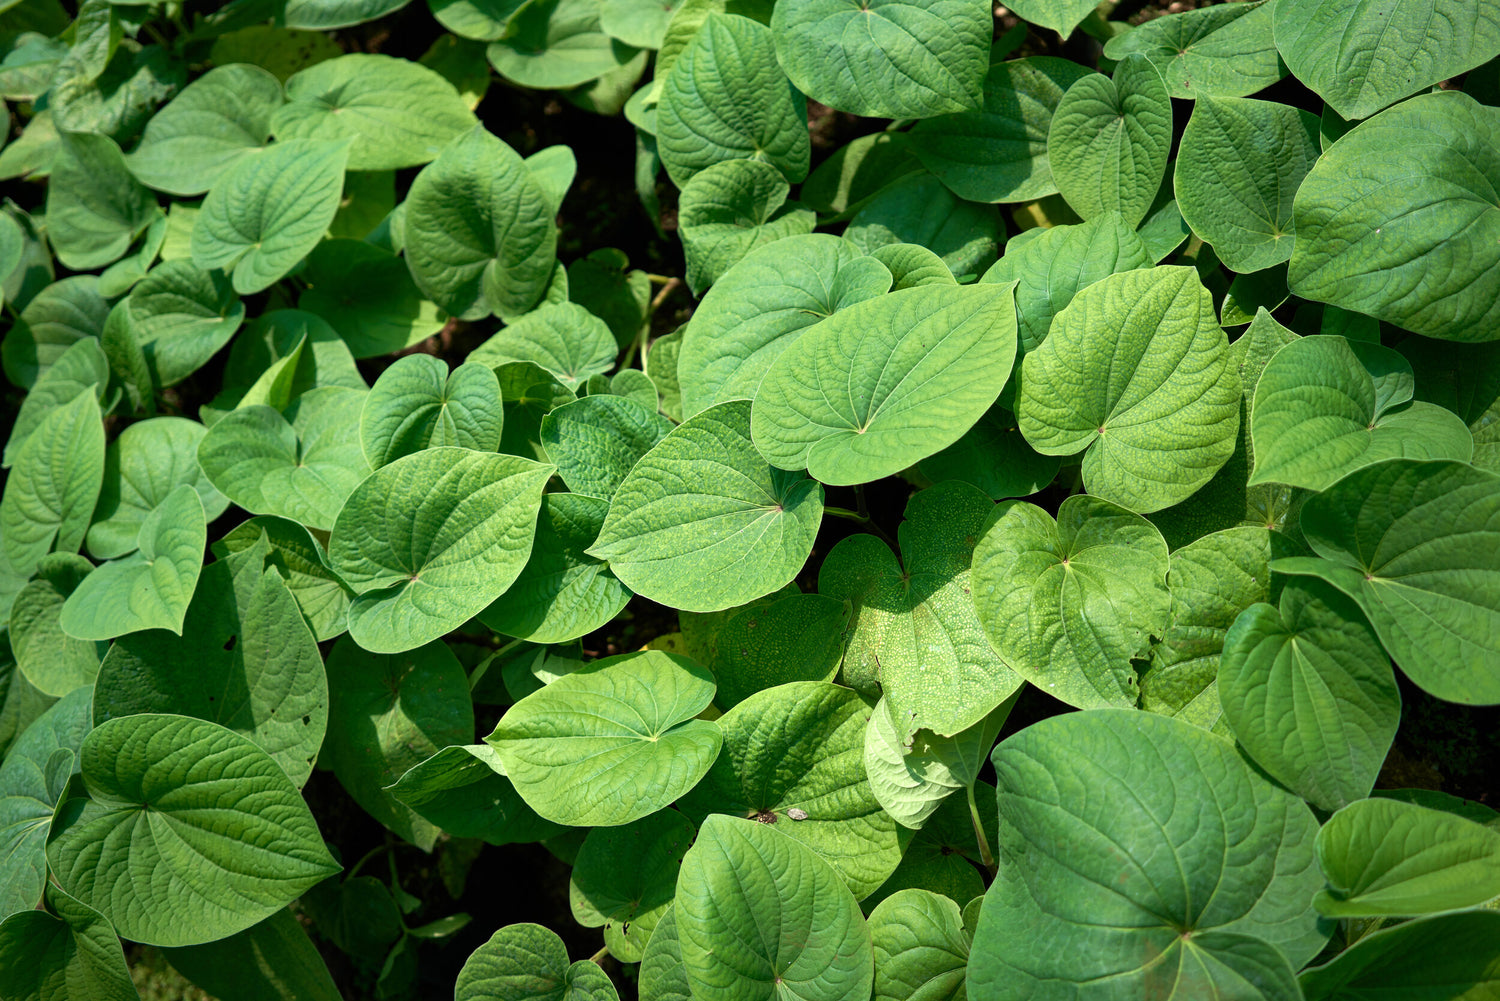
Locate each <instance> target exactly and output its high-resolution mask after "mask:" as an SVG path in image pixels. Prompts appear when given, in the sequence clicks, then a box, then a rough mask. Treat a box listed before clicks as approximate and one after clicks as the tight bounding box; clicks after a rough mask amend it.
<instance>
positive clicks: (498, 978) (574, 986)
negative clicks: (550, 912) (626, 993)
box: [453, 924, 619, 1001]
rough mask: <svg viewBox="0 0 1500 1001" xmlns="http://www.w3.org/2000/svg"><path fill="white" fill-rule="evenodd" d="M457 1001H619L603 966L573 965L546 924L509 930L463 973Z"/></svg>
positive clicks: (481, 950) (497, 934)
mask: <svg viewBox="0 0 1500 1001" xmlns="http://www.w3.org/2000/svg"><path fill="white" fill-rule="evenodd" d="M453 996H454V998H455V1001H618V998H619V995H618V994H617V993H616V992H615V986H614V984H613V983H611V982H610V979H609V976H608V975H607V974H606V973H605V972H604V971H603V970H601V969H600V968H599V966H598V964H597V963H594V962H592V961H590V960H587V959H580V960H578V962H576V963H571V964H570V963H569V962H568V947H567V946H566V945H564V944H563V940H562V939H561V938H559V937H558V935H557V932H555V931H552V930H551V929H550V928H543V927H542V926H541V925H534V924H519V925H506V926H505V927H504V928H501V929H500V930H499V931H497V932H495V934H493V935H491V936H490V937H489V940H488V941H486V942H485V943H484V944H483V945H481V946H480V947H479V948H478V949H475V950H474V952H473V954H472V955H470V956H469V958H468V960H467V961H466V962H465V963H464V968H463V969H462V970H460V971H459V972H458V983H457V985H456V986H455V987H454V994H453Z"/></svg>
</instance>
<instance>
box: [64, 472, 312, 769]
mask: <svg viewBox="0 0 1500 1001" xmlns="http://www.w3.org/2000/svg"><path fill="white" fill-rule="evenodd" d="M179 489H181V488H179ZM265 545H266V548H265V549H262V550H260V551H252V552H250V553H246V554H244V555H242V556H240V555H236V556H231V557H229V558H228V559H227V560H220V561H218V562H217V563H210V564H209V565H208V566H207V567H205V568H204V569H203V572H202V575H201V578H200V579H201V584H202V586H201V587H199V588H198V589H197V590H196V591H195V592H194V594H193V600H192V602H191V603H189V604H188V606H187V614H186V616H185V617H184V618H183V620H182V631H181V634H180V635H174V634H173V633H170V632H167V631H166V630H162V629H153V630H149V631H143V632H137V633H134V634H132V635H129V636H122V637H121V638H120V639H119V640H117V641H116V642H115V644H114V645H113V646H112V647H110V650H109V653H108V654H106V655H105V658H104V663H103V665H101V667H100V668H99V679H98V681H97V682H96V683H95V685H94V718H95V720H96V721H97V722H103V721H104V720H107V719H113V718H114V717H117V716H129V715H132V714H135V713H177V714H179V715H182V716H195V717H197V718H199V719H206V720H210V721H211V722H214V723H218V724H220V725H221V726H225V727H228V728H229V729H231V730H233V731H235V732H236V733H239V734H241V735H243V736H245V737H248V738H249V739H251V740H253V741H254V742H255V743H256V744H257V745H259V746H260V747H261V749H262V750H264V751H265V752H266V753H267V754H269V755H270V756H271V757H272V758H273V759H274V760H275V761H276V763H277V764H278V765H280V766H281V769H282V771H284V772H285V773H286V775H287V777H288V778H290V779H291V780H292V784H293V785H295V786H297V787H298V788H301V787H302V785H304V784H305V783H306V782H307V778H308V776H309V775H310V774H312V763H313V759H314V758H316V757H317V754H318V748H319V746H320V745H321V744H322V743H323V734H324V731H325V730H326V728H327V722H328V683H327V681H326V679H325V678H324V675H323V660H322V658H321V657H320V656H319V654H318V648H317V644H316V641H315V640H314V639H313V636H312V633H311V631H310V630H309V629H308V627H307V625H306V623H304V622H303V621H302V615H301V613H300V611H299V610H298V608H297V604H296V602H295V601H294V600H293V598H292V596H291V594H290V592H289V591H288V590H287V587H286V584H285V583H284V582H283V581H282V579H281V575H280V574H279V573H278V572H277V571H276V569H275V568H274V567H267V566H266V565H265V557H266V556H267V555H268V554H269V551H270V547H269V544H265ZM102 570H103V568H101V570H100V571H96V572H102Z"/></svg>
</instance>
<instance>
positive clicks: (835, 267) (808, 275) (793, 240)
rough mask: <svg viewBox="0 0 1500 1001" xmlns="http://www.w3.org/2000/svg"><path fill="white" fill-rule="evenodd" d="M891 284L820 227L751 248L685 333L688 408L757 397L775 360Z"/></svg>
mask: <svg viewBox="0 0 1500 1001" xmlns="http://www.w3.org/2000/svg"><path fill="white" fill-rule="evenodd" d="M890 283H891V276H890V272H889V270H888V269H886V267H885V266H884V265H882V264H880V263H879V262H878V261H875V260H874V259H872V258H868V257H860V256H859V254H858V252H857V251H856V250H855V249H854V247H853V246H852V245H851V244H850V243H849V242H848V241H846V240H841V239H839V238H838V237H835V236H829V235H827V234H823V233H816V234H808V235H805V236H790V237H787V238H785V239H782V240H777V241H776V245H775V246H774V247H759V248H757V249H755V250H752V251H751V252H750V253H749V254H748V255H747V256H746V257H745V258H744V259H743V260H741V261H740V262H739V263H738V264H736V265H734V267H732V268H730V269H729V270H728V271H727V272H725V273H724V275H723V276H722V277H721V278H720V279H719V280H718V281H717V282H715V283H714V286H713V288H711V289H709V291H708V294H707V295H705V296H704V297H703V302H702V303H701V304H700V305H699V306H698V308H697V310H696V311H694V313H693V321H692V323H690V324H688V327H687V332H686V334H684V335H683V340H682V355H681V358H680V359H679V361H678V365H677V369H678V373H679V376H678V377H679V378H680V379H682V381H683V383H684V385H683V412H684V414H685V415H687V416H692V415H693V414H696V413H699V412H700V411H702V410H704V409H706V408H708V407H711V406H713V405H714V404H716V403H723V402H724V401H726V400H731V399H754V398H755V395H756V390H757V389H758V388H759V386H760V382H761V379H762V378H763V377H764V376H765V373H766V370H767V369H769V368H770V367H771V364H772V362H774V361H775V360H776V358H777V357H778V356H780V354H781V353H782V352H783V351H785V350H786V349H787V348H788V347H789V346H790V345H791V344H792V343H793V342H794V341H796V339H797V338H798V337H801V336H802V334H803V333H804V332H806V331H807V329H808V328H810V327H812V326H813V325H814V324H816V323H818V322H819V321H820V320H822V319H824V318H825V317H829V316H832V315H833V314H834V313H836V312H838V311H839V310H840V309H845V308H847V307H849V306H852V305H853V304H854V303H856V302H861V301H863V300H865V299H873V298H875V297H877V296H880V295H883V294H884V293H885V292H886V291H887V290H888V289H889V288H890Z"/></svg>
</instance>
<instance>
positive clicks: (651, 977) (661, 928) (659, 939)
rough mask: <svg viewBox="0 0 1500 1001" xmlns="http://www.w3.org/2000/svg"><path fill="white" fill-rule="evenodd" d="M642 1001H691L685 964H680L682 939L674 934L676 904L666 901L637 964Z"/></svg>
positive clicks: (691, 994)
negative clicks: (660, 916) (664, 910)
mask: <svg viewBox="0 0 1500 1001" xmlns="http://www.w3.org/2000/svg"><path fill="white" fill-rule="evenodd" d="M639 996H640V999H641V1001H692V998H693V988H692V985H691V984H690V983H688V975H687V968H686V967H685V966H683V965H682V942H681V940H680V939H679V938H678V937H677V906H676V904H675V903H674V904H670V905H668V907H667V909H666V912H665V913H664V914H663V915H662V918H661V921H659V922H657V925H656V930H655V931H653V932H652V933H651V941H649V942H647V943H646V952H645V955H644V956H643V957H642V958H641V968H640V995H639Z"/></svg>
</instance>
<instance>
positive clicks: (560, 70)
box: [486, 0, 636, 90]
mask: <svg viewBox="0 0 1500 1001" xmlns="http://www.w3.org/2000/svg"><path fill="white" fill-rule="evenodd" d="M488 5H489V4H486V6H488ZM599 13H600V4H599V3H598V2H597V0H540V2H532V3H527V4H524V5H521V6H520V7H519V8H517V10H516V13H515V16H514V18H513V19H512V20H511V21H510V23H509V25H508V27H507V29H506V33H505V37H504V39H503V40H501V41H496V42H493V43H491V45H490V47H489V49H488V51H487V53H486V54H487V55H488V56H489V59H490V64H491V65H492V66H494V67H495V69H496V71H497V72H499V74H500V75H501V76H503V77H505V78H506V79H507V80H510V81H511V82H513V83H518V84H520V85H521V86H522V87H533V88H536V89H537V90H561V89H563V88H566V87H576V86H578V85H579V84H585V83H588V82H589V81H590V80H593V79H595V78H596V77H600V76H603V75H605V74H607V73H611V72H614V71H616V70H619V69H620V68H621V67H622V66H624V65H626V64H627V63H629V62H630V61H631V60H632V59H634V58H635V57H636V51H635V49H632V48H631V47H630V46H628V45H624V44H622V43H620V42H617V41H615V40H614V39H613V38H610V37H609V36H608V35H606V34H605V33H604V31H603V29H602V28H600V26H599Z"/></svg>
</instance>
